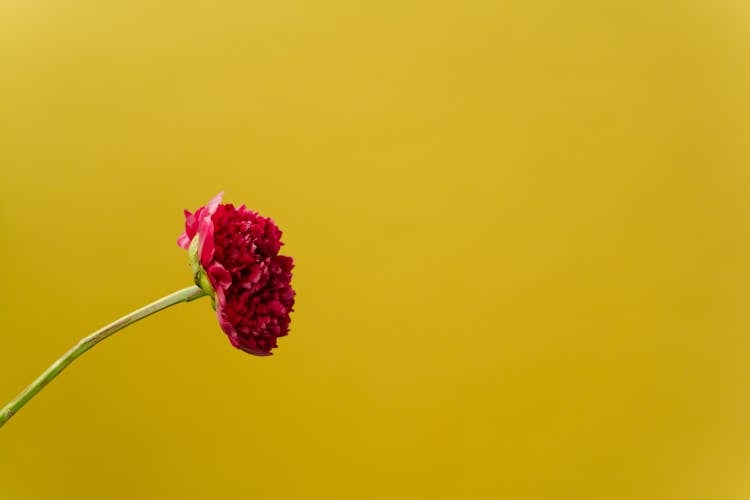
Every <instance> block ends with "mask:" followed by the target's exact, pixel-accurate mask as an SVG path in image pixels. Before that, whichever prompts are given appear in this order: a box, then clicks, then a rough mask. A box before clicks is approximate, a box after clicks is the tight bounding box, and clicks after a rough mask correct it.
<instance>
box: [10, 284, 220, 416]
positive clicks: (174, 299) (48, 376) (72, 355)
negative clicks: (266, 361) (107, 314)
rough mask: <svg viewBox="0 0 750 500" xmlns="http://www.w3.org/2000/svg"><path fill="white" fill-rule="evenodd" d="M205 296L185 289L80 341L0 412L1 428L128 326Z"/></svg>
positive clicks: (136, 311)
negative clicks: (90, 352) (67, 369)
mask: <svg viewBox="0 0 750 500" xmlns="http://www.w3.org/2000/svg"><path fill="white" fill-rule="evenodd" d="M204 295H206V292H204V291H203V290H201V289H200V288H198V287H197V286H190V287H187V288H183V289H182V290H178V291H176V292H174V293H171V294H169V295H167V296H166V297H162V298H161V299H159V300H157V301H155V302H152V303H151V304H149V305H147V306H144V307H141V308H140V309H137V310H135V311H133V312H131V313H129V314H126V315H125V316H123V317H122V318H120V319H118V320H116V321H114V322H112V323H110V324H108V325H107V326H105V327H103V328H100V329H99V330H97V331H95V332H94V333H92V334H91V335H89V336H88V337H84V338H83V339H81V340H80V342H78V343H77V344H76V345H75V346H73V348H71V349H70V350H69V351H68V352H66V353H65V354H63V356H62V357H61V358H60V359H58V360H57V361H55V362H54V363H52V365H51V366H50V367H49V368H47V369H46V370H45V371H44V373H42V374H41V375H40V376H39V377H38V378H37V379H36V380H34V381H33V382H32V383H31V385H29V386H28V387H27V388H26V389H24V390H23V392H21V394H19V395H18V396H16V397H15V399H13V401H11V402H10V403H8V404H7V405H5V406H4V407H3V409H2V410H0V427H2V426H3V425H4V424H5V422H7V421H8V420H9V419H10V417H12V416H13V415H15V414H16V412H18V410H20V409H21V408H22V407H23V405H25V404H26V403H28V402H29V400H31V398H33V397H34V396H35V395H36V394H37V393H38V392H39V391H41V390H42V388H44V386H45V385H47V384H49V383H50V382H51V381H52V379H54V378H55V377H57V376H58V375H59V374H60V372H61V371H63V370H64V369H65V367H66V366H68V365H69V364H70V363H72V362H73V360H75V359H76V358H77V357H78V356H80V355H81V354H83V353H84V352H86V351H88V350H89V349H91V348H92V347H94V346H95V345H96V344H98V343H99V342H101V341H102V340H104V339H106V338H107V337H109V336H110V335H112V334H113V333H115V332H118V331H120V330H122V329H123V328H125V327H126V326H130V325H132V324H133V323H135V322H136V321H139V320H141V319H143V318H145V317H146V316H150V315H152V314H154V313H155V312H159V311H161V310H162V309H166V308H167V307H170V306H173V305H175V304H179V303H180V302H190V301H191V300H195V299H198V298H200V297H203V296H204Z"/></svg>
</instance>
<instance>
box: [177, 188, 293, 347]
mask: <svg viewBox="0 0 750 500" xmlns="http://www.w3.org/2000/svg"><path fill="white" fill-rule="evenodd" d="M221 196H222V193H219V194H218V195H216V196H215V197H214V198H213V199H212V200H211V201H210V202H209V203H208V204H207V205H206V206H203V207H200V208H199V209H198V210H197V211H196V212H195V213H194V214H192V213H190V212H189V211H187V210H186V211H185V232H184V233H182V235H181V236H180V237H179V238H178V240H177V244H178V245H180V246H181V247H182V248H184V249H185V250H188V253H189V255H190V262H191V265H192V267H193V271H194V272H195V283H196V285H198V286H199V287H201V288H202V289H203V290H204V291H205V292H206V293H207V294H209V295H210V296H211V297H212V298H213V299H214V307H215V308H216V315H217V317H218V319H219V324H220V325H221V329H222V330H224V333H225V334H226V335H227V337H228V338H229V341H230V342H231V343H232V345H233V346H234V347H236V348H238V349H242V350H243V351H245V352H248V353H250V354H255V355H258V356H267V355H270V354H271V349H273V348H275V347H277V345H276V339H277V338H278V337H282V336H284V335H286V334H287V332H288V331H289V313H290V312H291V311H292V307H293V306H294V290H292V286H291V279H292V267H293V266H294V263H293V261H292V258H291V257H287V256H285V255H279V250H280V249H281V245H282V244H283V243H281V231H280V230H279V228H278V227H276V224H274V222H273V220H271V219H269V218H267V217H263V216H261V215H259V214H258V213H257V212H254V211H252V210H248V209H247V208H245V205H242V206H240V207H239V208H235V207H234V205H231V204H226V205H223V204H221Z"/></svg>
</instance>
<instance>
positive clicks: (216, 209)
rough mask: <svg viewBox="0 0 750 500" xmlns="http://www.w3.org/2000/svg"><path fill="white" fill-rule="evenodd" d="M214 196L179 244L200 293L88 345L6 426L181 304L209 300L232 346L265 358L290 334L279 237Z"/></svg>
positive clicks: (34, 388) (287, 274) (49, 375)
mask: <svg viewBox="0 0 750 500" xmlns="http://www.w3.org/2000/svg"><path fill="white" fill-rule="evenodd" d="M222 194H223V193H219V194H218V195H216V196H215V197H214V198H213V199H212V200H211V201H210V202H209V203H208V204H206V205H205V206H203V207H200V208H199V209H198V210H196V211H195V213H191V212H189V211H187V210H185V232H184V233H183V234H182V235H181V236H180V237H179V239H178V240H177V243H178V244H179V245H180V246H181V247H182V248H184V249H186V250H188V255H189V261H190V265H191V267H192V269H193V274H194V281H195V284H196V285H197V286H190V287H187V288H183V289H182V290H178V291H176V292H174V293H172V294H169V295H167V296H166V297H163V298H161V299H159V300H157V301H155V302H152V303H151V304H148V305H147V306H144V307H142V308H140V309H137V310H136V311H133V312H131V313H129V314H126V315H125V316H123V317H122V318H120V319H118V320H116V321H114V322H112V323H110V324H109V325H107V326H105V327H103V328H101V329H99V330H97V331H95V332H94V333H92V334H91V335H89V336H87V337H85V338H83V339H82V340H81V341H80V342H78V343H77V344H76V345H75V346H73V348H71V349H70V350H69V351H68V352H66V353H65V354H64V355H63V356H62V357H61V358H60V359H58V360H57V361H55V362H54V363H53V364H52V365H51V366H50V367H49V368H47V370H45V371H44V373H42V374H41V375H40V376H39V377H38V378H37V379H36V380H35V381H34V382H32V383H31V384H30V385H29V386H28V387H27V388H26V389H24V390H23V392H21V394H19V395H18V396H17V397H16V398H15V399H13V400H12V401H11V402H10V403H8V404H7V405H5V406H4V407H3V408H2V409H1V410H0V427H2V426H3V425H4V424H5V422H7V421H8V420H9V419H10V418H11V417H12V416H13V415H15V414H16V413H17V412H18V410H20V409H21V408H22V407H23V406H24V405H25V404H26V403H28V402H29V401H30V400H31V398H33V397H34V396H35V395H36V394H37V393H38V392H39V391H41V390H42V388H44V387H45V386H46V385H47V384H49V383H50V382H51V381H52V380H53V379H54V378H55V377H56V376H57V375H59V374H60V372H62V371H63V370H64V369H65V367H67V366H68V365H69V364H70V363H72V362H73V361H74V360H75V359H76V358H78V357H79V356H81V355H82V354H83V353H85V352H86V351H88V350H89V349H91V348H92V347H93V346H95V345H96V344H98V343H99V342H101V341H102V340H104V339H106V338H107V337H109V336H111V335H112V334H114V333H115V332H118V331H120V330H122V329H123V328H125V327H127V326H129V325H132V324H133V323H135V322H136V321H139V320H141V319H143V318H145V317H147V316H150V315H151V314H154V313H156V312H158V311H161V310H163V309H166V308H167V307H170V306H173V305H175V304H179V303H181V302H190V301H192V300H195V299H198V298H200V297H205V296H210V297H211V300H212V304H213V306H214V308H215V309H216V315H217V317H218V320H219V325H220V326H221V329H222V330H223V331H224V333H225V334H226V335H227V337H228V338H229V341H230V342H231V343H232V345H233V346H235V347H237V348H238V349H241V350H243V351H245V352H248V353H250V354H255V355H258V356H267V355H270V354H271V350H272V349H274V348H276V347H277V343H276V339H277V338H278V337H281V336H284V335H286V334H287V333H288V332H289V313H291V312H292V310H293V309H292V308H293V306H294V295H295V293H294V290H293V289H292V286H291V279H292V273H291V271H292V267H293V261H292V258H291V257H287V256H284V255H279V249H280V248H281V245H282V243H281V239H280V238H281V231H280V230H279V228H278V227H277V226H276V224H274V222H273V221H272V220H271V219H269V218H267V217H262V216H261V215H259V214H258V213H256V212H254V211H252V210H249V209H247V208H245V206H244V205H242V206H240V207H239V208H235V207H234V206H233V205H231V204H221V197H222Z"/></svg>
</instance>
